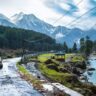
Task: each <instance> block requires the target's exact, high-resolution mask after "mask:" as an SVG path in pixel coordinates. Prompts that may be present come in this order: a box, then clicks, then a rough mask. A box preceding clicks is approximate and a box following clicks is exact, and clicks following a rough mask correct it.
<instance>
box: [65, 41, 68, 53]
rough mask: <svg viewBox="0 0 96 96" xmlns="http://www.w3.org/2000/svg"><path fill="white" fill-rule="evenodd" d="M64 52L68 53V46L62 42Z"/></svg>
mask: <svg viewBox="0 0 96 96" xmlns="http://www.w3.org/2000/svg"><path fill="white" fill-rule="evenodd" d="M64 50H65V52H66V53H68V46H67V44H66V42H64Z"/></svg>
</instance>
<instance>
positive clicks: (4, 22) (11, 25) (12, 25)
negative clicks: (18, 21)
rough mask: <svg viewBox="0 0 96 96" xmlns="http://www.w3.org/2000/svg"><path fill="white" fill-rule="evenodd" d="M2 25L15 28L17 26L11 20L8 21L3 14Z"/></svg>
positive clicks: (0, 21) (0, 23)
mask: <svg viewBox="0 0 96 96" xmlns="http://www.w3.org/2000/svg"><path fill="white" fill-rule="evenodd" d="M0 25H3V26H10V27H15V25H14V24H13V23H11V21H10V19H8V18H7V17H6V16H4V15H3V14H0Z"/></svg>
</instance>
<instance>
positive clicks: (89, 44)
mask: <svg viewBox="0 0 96 96" xmlns="http://www.w3.org/2000/svg"><path fill="white" fill-rule="evenodd" d="M92 48H93V42H92V41H91V40H90V38H89V37H88V36H87V37H86V42H85V54H86V56H89V55H90V53H91V52H92Z"/></svg>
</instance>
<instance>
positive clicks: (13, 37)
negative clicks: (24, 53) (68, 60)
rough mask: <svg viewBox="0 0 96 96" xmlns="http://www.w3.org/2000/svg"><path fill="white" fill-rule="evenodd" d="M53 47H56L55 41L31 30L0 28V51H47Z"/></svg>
mask: <svg viewBox="0 0 96 96" xmlns="http://www.w3.org/2000/svg"><path fill="white" fill-rule="evenodd" d="M44 38H45V39H44ZM26 40H27V41H26ZM39 40H40V41H39ZM25 41H26V42H25ZM28 41H32V42H28ZM55 46H57V45H56V43H55V40H54V39H52V38H51V37H49V36H47V35H45V34H41V33H39V32H35V31H32V30H24V29H17V28H10V27H4V26H0V48H1V49H15V50H17V49H22V48H25V49H28V50H32V51H42V50H44V51H48V50H51V49H54V48H55Z"/></svg>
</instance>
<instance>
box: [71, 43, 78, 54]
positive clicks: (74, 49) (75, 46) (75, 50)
mask: <svg viewBox="0 0 96 96" xmlns="http://www.w3.org/2000/svg"><path fill="white" fill-rule="evenodd" d="M72 51H73V52H75V53H76V52H77V44H76V43H74V45H73V48H72Z"/></svg>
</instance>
